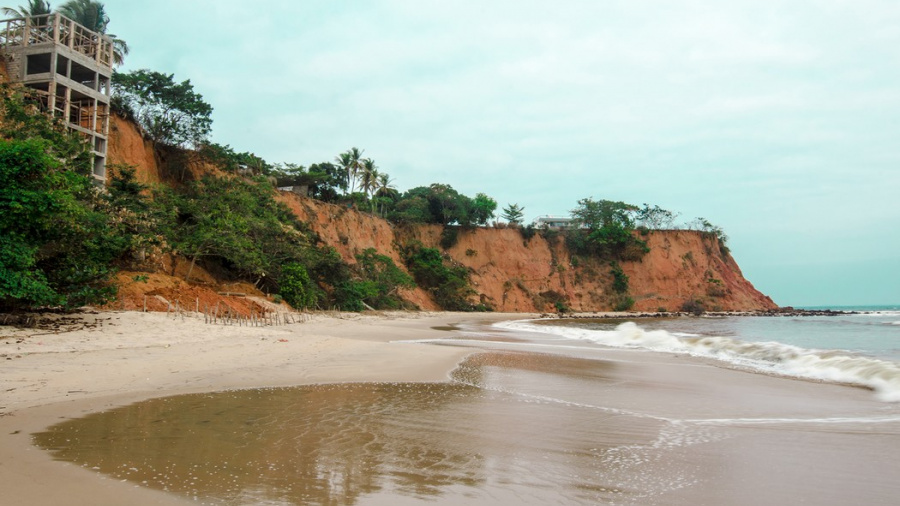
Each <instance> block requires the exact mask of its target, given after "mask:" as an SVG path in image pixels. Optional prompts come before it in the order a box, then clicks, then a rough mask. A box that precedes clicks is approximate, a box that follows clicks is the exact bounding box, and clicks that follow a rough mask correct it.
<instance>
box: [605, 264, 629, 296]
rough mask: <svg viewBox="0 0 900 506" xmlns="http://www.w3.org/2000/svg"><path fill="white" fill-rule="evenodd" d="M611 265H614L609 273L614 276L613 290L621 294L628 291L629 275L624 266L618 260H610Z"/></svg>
mask: <svg viewBox="0 0 900 506" xmlns="http://www.w3.org/2000/svg"><path fill="white" fill-rule="evenodd" d="M609 266H610V267H612V269H611V270H610V271H609V273H610V274H611V275H612V277H613V283H612V289H613V291H615V292H616V293H620V294H621V293H626V292H628V275H627V274H625V271H623V270H622V266H620V265H619V264H618V263H617V262H610V263H609Z"/></svg>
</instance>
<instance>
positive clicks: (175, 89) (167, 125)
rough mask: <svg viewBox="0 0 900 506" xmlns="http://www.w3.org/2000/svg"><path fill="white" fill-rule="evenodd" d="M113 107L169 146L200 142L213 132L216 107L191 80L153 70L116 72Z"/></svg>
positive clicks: (114, 76)
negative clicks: (206, 100) (213, 115)
mask: <svg viewBox="0 0 900 506" xmlns="http://www.w3.org/2000/svg"><path fill="white" fill-rule="evenodd" d="M112 86H113V100H112V106H113V109H114V110H115V111H116V112H119V113H121V114H123V115H124V116H126V117H131V118H133V119H135V120H136V121H137V122H138V124H140V125H141V127H142V128H143V129H144V132H146V134H147V135H148V136H149V137H150V138H151V139H152V140H153V141H154V142H158V143H160V144H165V145H168V146H178V147H182V148H184V147H188V146H191V145H193V146H197V145H200V144H201V143H202V142H203V141H204V140H205V139H206V138H207V137H208V136H209V133H210V131H212V118H211V117H210V116H211V115H212V111H213V108H212V106H210V105H209V104H208V103H206V102H204V101H203V95H200V94H199V93H197V92H195V91H194V86H193V85H192V84H191V81H190V79H188V80H185V81H182V82H180V83H176V82H175V79H174V75H173V74H163V73H161V72H155V71H151V70H146V69H142V70H135V71H133V72H127V73H122V72H114V73H113V76H112Z"/></svg>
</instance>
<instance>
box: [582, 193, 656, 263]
mask: <svg viewBox="0 0 900 506" xmlns="http://www.w3.org/2000/svg"><path fill="white" fill-rule="evenodd" d="M638 210H639V208H638V207H637V206H634V205H631V204H626V203H625V202H620V201H613V200H594V199H591V198H586V199H581V200H579V201H578V207H577V208H575V209H573V210H572V216H573V217H574V218H575V221H576V223H578V224H579V225H581V226H582V227H583V228H579V229H574V230H569V231H568V233H567V235H566V239H567V242H568V244H569V246H570V247H571V248H572V249H573V251H575V252H578V253H582V254H585V253H588V254H594V255H598V256H600V257H603V258H610V259H613V258H616V259H622V260H637V259H639V258H641V257H642V256H643V255H644V254H645V253H646V252H647V251H648V250H647V244H646V243H645V242H644V241H641V240H640V239H637V238H636V237H634V235H633V234H632V231H633V230H634V213H635V212H637V211H638Z"/></svg>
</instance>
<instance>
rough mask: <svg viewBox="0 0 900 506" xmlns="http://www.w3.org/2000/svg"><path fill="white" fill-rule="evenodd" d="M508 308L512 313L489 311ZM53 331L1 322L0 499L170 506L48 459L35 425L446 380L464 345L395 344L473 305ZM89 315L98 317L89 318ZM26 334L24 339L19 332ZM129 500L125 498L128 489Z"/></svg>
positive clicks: (159, 319)
mask: <svg viewBox="0 0 900 506" xmlns="http://www.w3.org/2000/svg"><path fill="white" fill-rule="evenodd" d="M489 317H490V318H497V319H502V318H507V319H508V318H511V317H512V315H506V316H503V315H490V316H489ZM85 318H87V319H88V320H90V321H91V322H92V323H94V327H93V328H89V329H85V330H78V331H73V332H67V333H60V334H53V333H47V332H46V331H40V330H17V329H12V328H10V327H0V332H2V334H0V354H2V355H5V356H3V357H0V364H2V367H0V385H2V387H0V388H2V392H0V495H2V496H0V503H2V504H22V505H26V504H27V505H32V506H40V505H58V504H68V505H94V506H98V505H120V504H125V503H127V504H132V505H137V506H142V505H169V504H172V505H175V504H185V503H187V502H186V501H184V500H183V499H180V498H178V497H175V496H172V495H169V494H165V493H161V492H157V491H152V490H149V489H144V488H140V487H136V486H135V485H133V484H130V483H124V482H118V481H113V480H110V479H107V478H105V477H104V476H102V475H99V474H97V473H94V472H91V471H89V470H86V469H82V468H80V467H78V466H75V465H71V464H66V463H61V462H55V461H53V460H52V459H51V457H50V455H49V454H48V453H47V452H44V451H42V450H39V449H37V448H36V447H34V446H33V445H32V444H31V434H32V433H34V432H38V431H40V430H43V429H44V428H46V427H48V426H49V425H51V424H54V423H57V422H60V421H62V420H64V419H66V418H76V417H80V416H83V415H85V414H87V413H92V412H96V411H102V410H106V409H110V408H112V407H115V406H121V405H124V404H129V403H132V402H136V401H140V400H144V399H149V398H153V397H162V396H169V395H175V394H182V393H194V392H212V391H222V390H228V389H242V388H253V387H267V386H273V387H275V386H288V385H302V384H313V383H334V382H359V381H444V380H446V379H447V378H448V373H449V371H451V370H452V369H453V368H454V367H455V365H456V364H457V363H458V362H459V361H460V360H461V359H462V358H463V357H465V356H466V355H467V354H469V353H470V350H464V349H458V348H457V349H453V348H448V347H438V346H427V345H414V344H393V343H390V341H394V340H405V339H421V338H424V337H429V336H430V337H435V336H437V335H440V334H442V333H443V332H444V331H441V330H434V329H432V327H439V326H447V325H453V324H455V323H457V322H459V321H460V320H461V319H463V318H471V315H461V314H453V313H444V314H436V313H397V314H388V315H386V316H377V317H376V316H360V315H352V314H351V315H344V318H334V317H330V316H317V317H315V318H314V319H313V320H312V321H309V322H306V323H300V324H293V325H286V326H280V327H236V326H221V325H217V326H214V325H207V324H204V323H203V320H202V317H201V318H190V317H188V318H184V319H182V318H181V317H178V318H171V317H167V316H166V315H164V314H161V313H137V312H111V313H99V314H96V315H86V316H85ZM94 320H96V321H94ZM20 341H21V342H20ZM126 498H127V499H126Z"/></svg>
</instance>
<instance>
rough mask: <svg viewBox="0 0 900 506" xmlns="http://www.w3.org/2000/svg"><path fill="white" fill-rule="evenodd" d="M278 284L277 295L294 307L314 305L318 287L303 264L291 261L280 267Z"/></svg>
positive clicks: (302, 307) (303, 307) (300, 307)
mask: <svg viewBox="0 0 900 506" xmlns="http://www.w3.org/2000/svg"><path fill="white" fill-rule="evenodd" d="M280 284H281V289H280V291H279V295H281V297H282V298H283V299H284V300H285V302H287V303H288V304H290V305H291V307H293V308H294V309H306V308H308V307H313V306H315V304H316V299H317V298H318V297H317V294H318V289H317V287H316V286H315V284H314V283H313V282H312V280H311V279H310V278H309V273H308V272H307V271H306V267H304V266H303V265H301V264H298V263H291V264H287V265H285V266H284V267H282V269H281V283H280Z"/></svg>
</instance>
